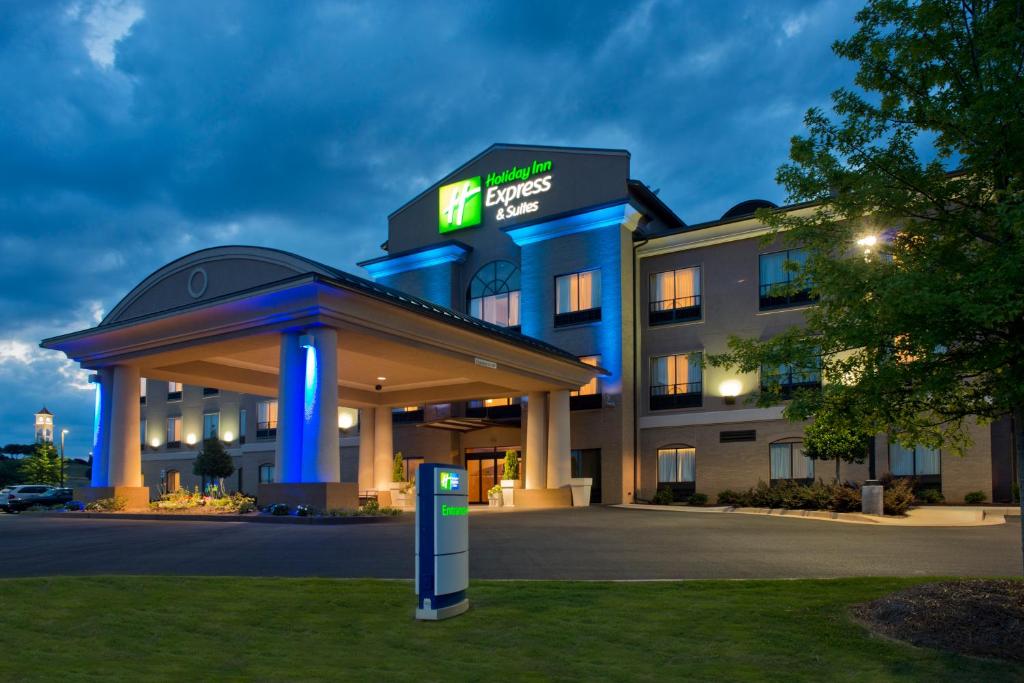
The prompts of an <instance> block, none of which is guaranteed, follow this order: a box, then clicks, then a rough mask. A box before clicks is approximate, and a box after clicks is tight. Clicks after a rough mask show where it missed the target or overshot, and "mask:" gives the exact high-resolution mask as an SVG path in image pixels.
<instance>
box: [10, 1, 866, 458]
mask: <svg viewBox="0 0 1024 683" xmlns="http://www.w3.org/2000/svg"><path fill="white" fill-rule="evenodd" d="M859 6H860V3H859V2H848V1H847V2H843V1H838V0H837V1H831V2H795V1H786V0H777V1H775V2H771V3H766V2H763V1H755V0H748V1H746V2H728V1H722V0H718V1H715V2H708V1H697V0H690V1H680V2H670V1H657V0H650V1H647V2H639V3H626V2H620V1H618V0H615V1H613V2H607V3H602V2H597V1H596V0H587V1H586V2H573V3H570V2H555V1H552V0H542V1H541V2H522V1H518V2H481V3H470V2H441V3H426V2H383V1H378V2H368V3H349V2H312V1H310V2H269V1H261V2H228V1H220V0H203V1H201V2H187V1H179V0H176V1H174V2H170V1H168V2H144V1H142V0H123V1H119V0H98V1H95V2H90V1H88V0H81V1H70V2H69V1H63V2H44V1H43V0H25V1H23V2H13V1H7V2H3V3H2V9H0V79H2V82H3V84H4V85H3V88H2V89H0V150H2V154H0V255H2V256H0V258H2V264H3V269H2V272H0V278H2V282H3V286H2V289H0V321H2V322H0V444H6V443H27V442H30V441H31V440H32V437H33V432H32V415H33V413H34V412H35V411H36V410H37V409H38V408H39V407H41V406H42V405H44V404H45V405H46V406H47V407H49V409H50V410H52V411H53V412H54V413H55V414H56V415H57V422H58V425H57V427H58V430H59V429H60V428H61V427H67V428H69V429H70V430H71V434H70V436H69V439H68V442H67V444H68V450H67V454H68V456H69V457H84V456H85V455H86V454H87V453H88V451H89V449H90V447H91V421H92V402H93V393H92V390H91V388H90V387H89V385H88V384H87V381H86V378H87V373H85V372H82V371H81V370H79V369H78V368H77V366H76V365H75V364H73V363H71V362H70V361H67V360H66V359H64V358H63V356H62V355H61V354H58V353H56V352H51V351H44V350H42V349H40V348H39V346H38V344H39V341H40V340H41V339H42V338H44V337H50V336H53V335H57V334H61V333H64V332H70V331H73V330H80V329H84V328H87V327H91V326H93V325H95V324H96V323H97V322H98V321H99V320H100V319H101V318H102V316H103V315H104V314H105V312H107V311H109V310H110V309H111V308H112V307H113V306H114V305H115V304H116V303H117V302H118V300H119V299H120V298H121V297H122V296H124V295H125V294H126V293H127V292H128V291H129V290H130V289H131V288H132V287H133V286H134V285H135V284H137V283H138V282H139V281H140V280H142V279H143V278H145V277H146V276H147V275H148V274H149V273H151V272H152V271H153V270H155V269H157V268H158V267H160V266H161V265H163V264H165V263H167V262H168V261H171V260H173V259H176V258H178V257H180V256H183V255H185V254H188V253H190V252H192V251H195V250H197V249H202V248H205V247H209V246H213V245H219V244H254V245H262V246H269V247H277V248H280V249H285V250H289V251H294V252H297V253H299V254H302V255H305V256H309V257H311V258H315V259H317V260H320V261H323V262H326V263H328V264H330V265H333V266H336V267H339V268H342V269H344V270H349V271H351V272H353V273H356V274H359V275H365V273H363V272H362V271H361V270H360V269H359V268H358V267H357V266H356V265H355V263H356V261H359V260H362V259H366V258H370V257H373V256H378V255H380V254H381V253H382V252H380V248H379V245H380V244H381V242H383V241H384V240H385V239H386V229H387V215H388V214H389V213H390V212H391V211H393V210H394V209H396V208H398V207H399V206H401V205H402V204H403V203H404V202H405V201H407V200H408V199H410V198H412V197H413V196H414V195H416V194H417V193H419V192H420V191H422V190H423V189H425V188H426V187H428V186H429V185H430V184H432V183H433V182H435V181H436V180H437V179H439V178H440V177H441V176H443V175H444V174H445V173H447V172H448V171H450V170H452V169H453V168H454V167H456V166H458V165H459V164H461V163H462V162H463V161H465V160H467V159H469V158H470V157H472V156H474V155H475V154H477V153H479V152H480V151H482V150H483V149H485V148H486V147H488V146H489V145H491V144H492V143H495V142H508V143H523V144H539V145H566V146H583V147H607V148H624V149H627V150H629V151H630V152H631V153H632V176H633V177H634V178H637V179H639V180H642V181H643V182H645V183H647V184H648V185H650V186H651V187H652V188H658V189H660V196H661V198H662V199H664V200H665V201H666V202H667V203H668V205H669V206H671V207H672V208H673V209H674V210H675V211H676V213H678V214H679V215H680V217H681V218H682V219H683V220H684V221H686V222H688V223H697V222H701V221H705V220H711V219H714V218H718V217H719V216H721V214H722V213H723V212H724V211H726V210H727V209H728V208H729V207H730V206H732V205H734V204H736V203H737V202H739V201H742V200H744V199H749V198H754V197H758V198H764V199H769V200H772V201H775V202H778V203H782V202H784V201H785V200H786V197H785V194H784V192H783V190H782V189H781V188H779V187H778V186H777V185H776V184H775V182H774V176H775V170H776V168H777V167H778V166H779V164H780V163H782V162H783V161H784V160H785V159H786V156H787V153H788V148H789V138H790V136H792V135H793V134H795V133H799V132H800V131H801V130H802V125H801V120H802V117H803V115H804V112H805V111H806V110H807V109H808V108H809V107H813V106H819V107H827V106H828V104H829V94H830V93H831V92H832V91H833V90H835V89H836V88H838V87H840V86H844V85H849V84H850V82H851V80H852V76H853V73H854V67H853V65H851V64H850V63H847V62H843V61H841V60H839V59H838V58H837V57H835V56H834V55H832V53H831V44H832V42H833V40H835V39H837V38H840V37H846V36H848V35H849V34H851V33H852V31H853V15H854V13H855V12H856V10H857V9H858V8H859Z"/></svg>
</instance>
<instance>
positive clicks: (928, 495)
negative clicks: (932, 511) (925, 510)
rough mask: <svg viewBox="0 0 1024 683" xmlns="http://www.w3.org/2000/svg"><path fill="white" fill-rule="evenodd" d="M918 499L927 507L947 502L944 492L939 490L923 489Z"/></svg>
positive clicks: (918, 494)
mask: <svg viewBox="0 0 1024 683" xmlns="http://www.w3.org/2000/svg"><path fill="white" fill-rule="evenodd" d="M917 499H918V500H919V501H920V502H922V503H925V504H927V505H935V504H937V503H941V502H942V501H944V500H945V498H944V497H943V495H942V491H940V490H938V489H930V488H929V489H921V490H919V491H918V492H917Z"/></svg>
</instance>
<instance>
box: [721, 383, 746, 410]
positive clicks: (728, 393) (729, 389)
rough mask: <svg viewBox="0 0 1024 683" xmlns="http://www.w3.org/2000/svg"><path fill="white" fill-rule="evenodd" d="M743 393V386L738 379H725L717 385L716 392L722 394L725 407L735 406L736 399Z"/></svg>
mask: <svg viewBox="0 0 1024 683" xmlns="http://www.w3.org/2000/svg"><path fill="white" fill-rule="evenodd" d="M741 391H743V384H742V383H741V382H740V381H739V380H738V379H727V380H725V381H724V382H722V383H721V384H719V385H718V392H719V393H720V394H722V397H723V398H724V399H725V404H726V405H729V406H731V405H735V403H736V397H737V396H739V395H740V392H741Z"/></svg>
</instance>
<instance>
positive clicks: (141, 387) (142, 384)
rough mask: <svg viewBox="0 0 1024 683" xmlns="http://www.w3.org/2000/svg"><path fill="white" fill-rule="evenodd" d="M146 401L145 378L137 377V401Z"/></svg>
mask: <svg viewBox="0 0 1024 683" xmlns="http://www.w3.org/2000/svg"><path fill="white" fill-rule="evenodd" d="M145 402H146V378H145V377H140V378H139V403H145Z"/></svg>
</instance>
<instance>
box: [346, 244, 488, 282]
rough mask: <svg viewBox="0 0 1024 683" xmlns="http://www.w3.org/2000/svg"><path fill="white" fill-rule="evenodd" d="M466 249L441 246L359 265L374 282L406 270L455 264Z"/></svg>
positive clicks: (452, 245)
mask: <svg viewBox="0 0 1024 683" xmlns="http://www.w3.org/2000/svg"><path fill="white" fill-rule="evenodd" d="M467 251H468V249H467V248H466V247H465V246H464V245H461V244H442V245H438V246H436V247H432V248H428V249H422V250H418V251H414V252H411V253H407V254H402V255H397V256H387V257H384V258H382V259H374V260H372V261H364V262H363V263H361V264H360V265H361V266H362V267H363V269H365V270H366V272H367V273H369V274H370V277H372V278H373V279H374V280H377V279H380V278H382V277H388V276H389V275H396V274H398V273H404V272H405V271H407V270H417V269H419V268H429V267H431V266H439V265H442V264H445V263H457V262H460V261H462V260H463V259H464V258H465V257H466V252H467Z"/></svg>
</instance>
